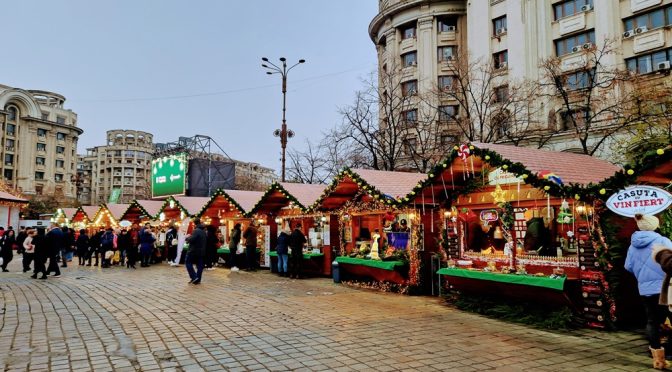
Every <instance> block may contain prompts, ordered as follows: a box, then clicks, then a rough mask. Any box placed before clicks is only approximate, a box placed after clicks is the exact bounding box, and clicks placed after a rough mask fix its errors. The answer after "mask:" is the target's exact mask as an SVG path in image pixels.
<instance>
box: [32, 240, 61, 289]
mask: <svg viewBox="0 0 672 372" xmlns="http://www.w3.org/2000/svg"><path fill="white" fill-rule="evenodd" d="M31 245H32V246H33V249H34V252H35V253H34V254H35V265H34V269H33V275H31V278H33V279H37V274H42V276H41V277H40V279H47V269H46V267H45V264H46V262H47V259H48V258H49V256H50V255H51V252H50V247H49V244H48V242H47V237H46V235H45V230H44V228H43V227H38V228H37V233H36V234H35V235H33V238H32V239H31ZM56 269H58V265H56Z"/></svg>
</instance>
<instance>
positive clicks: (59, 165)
mask: <svg viewBox="0 0 672 372" xmlns="http://www.w3.org/2000/svg"><path fill="white" fill-rule="evenodd" d="M63 167H65V161H63V160H56V168H63Z"/></svg>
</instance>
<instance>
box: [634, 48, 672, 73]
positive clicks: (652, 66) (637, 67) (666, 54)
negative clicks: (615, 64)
mask: <svg viewBox="0 0 672 372" xmlns="http://www.w3.org/2000/svg"><path fill="white" fill-rule="evenodd" d="M669 61H672V49H667V50H661V51H658V52H655V53H650V54H645V55H641V56H638V57H634V58H628V59H626V60H625V65H626V66H627V68H628V70H630V71H632V72H636V73H638V74H648V73H650V72H654V71H658V70H660V69H661V68H665V69H667V68H668V67H666V64H664V63H663V62H669ZM661 63H663V65H661Z"/></svg>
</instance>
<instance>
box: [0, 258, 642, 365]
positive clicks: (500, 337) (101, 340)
mask: <svg viewBox="0 0 672 372" xmlns="http://www.w3.org/2000/svg"><path fill="white" fill-rule="evenodd" d="M19 260H20V257H19ZM10 270H11V271H12V272H10V273H0V303H1V304H2V306H0V370H2V371H26V370H30V371H46V370H53V371H88V370H95V371H110V370H118V371H223V370H226V371H256V370H271V371H286V370H305V371H313V370H315V371H318V370H325V371H326V370H333V371H369V370H371V371H399V370H407V371H437V370H438V371H448V370H450V371H482V370H498V371H621V370H624V371H637V370H648V369H650V366H651V364H650V357H648V355H647V354H646V342H645V341H644V340H643V338H642V337H641V335H639V334H633V333H627V332H600V331H593V330H579V331H573V332H549V331H544V330H538V329H533V328H530V327H526V326H523V325H516V324H511V323H506V322H501V321H498V320H495V319H489V318H485V317H481V316H478V315H474V314H470V313H465V312H461V311H459V310H456V309H453V308H450V307H448V306H446V305H445V304H443V303H442V301H441V300H440V299H438V298H432V297H409V296H403V295H396V294H388V293H380V292H374V291H368V290H360V289H353V288H348V287H345V286H342V285H337V284H333V283H332V282H331V281H330V280H329V279H308V280H290V279H285V278H279V277H277V276H275V275H273V274H271V273H269V272H267V271H259V272H256V273H246V272H238V273H231V272H229V270H228V269H221V268H220V269H217V270H214V271H207V272H205V274H204V279H203V283H202V284H201V285H199V286H193V285H190V284H188V283H187V281H188V277H187V275H186V272H185V270H184V268H183V267H179V268H171V267H168V266H167V265H157V266H153V267H150V268H138V269H137V270H128V269H126V268H120V267H114V268H110V269H104V270H103V269H100V268H91V267H78V266H77V265H76V264H75V265H70V266H69V267H68V268H67V269H63V276H62V277H61V278H49V279H48V280H46V281H41V280H33V279H30V278H29V274H22V273H20V266H19V261H18V260H15V261H14V262H12V263H11V264H10Z"/></svg>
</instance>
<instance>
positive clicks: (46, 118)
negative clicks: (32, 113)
mask: <svg viewBox="0 0 672 372" xmlns="http://www.w3.org/2000/svg"><path fill="white" fill-rule="evenodd" d="M42 120H49V113H48V112H43V113H42Z"/></svg>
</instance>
